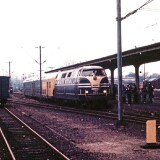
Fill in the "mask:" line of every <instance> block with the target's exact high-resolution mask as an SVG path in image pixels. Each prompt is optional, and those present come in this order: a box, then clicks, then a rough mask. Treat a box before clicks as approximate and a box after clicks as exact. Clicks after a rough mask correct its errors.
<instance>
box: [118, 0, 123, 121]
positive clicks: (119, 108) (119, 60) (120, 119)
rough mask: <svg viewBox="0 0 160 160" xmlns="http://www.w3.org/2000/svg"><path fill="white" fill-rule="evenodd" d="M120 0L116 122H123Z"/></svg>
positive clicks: (119, 11) (119, 0) (119, 12)
mask: <svg viewBox="0 0 160 160" xmlns="http://www.w3.org/2000/svg"><path fill="white" fill-rule="evenodd" d="M121 20H122V19H121V0H117V66H118V121H119V122H120V123H121V122H122V120H123V113H122V42H121Z"/></svg>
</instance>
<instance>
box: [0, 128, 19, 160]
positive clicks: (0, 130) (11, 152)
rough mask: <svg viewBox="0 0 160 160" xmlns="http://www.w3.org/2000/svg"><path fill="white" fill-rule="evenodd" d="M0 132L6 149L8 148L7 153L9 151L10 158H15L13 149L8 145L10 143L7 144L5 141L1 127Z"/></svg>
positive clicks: (14, 159)
mask: <svg viewBox="0 0 160 160" xmlns="http://www.w3.org/2000/svg"><path fill="white" fill-rule="evenodd" d="M0 132H1V135H2V137H3V139H4V141H5V143H6V146H7V148H8V150H9V153H10V155H11V157H12V159H13V160H16V158H15V156H14V154H13V151H12V149H11V147H10V145H9V143H8V141H7V139H6V137H5V135H4V133H3V131H2V129H1V128H0Z"/></svg>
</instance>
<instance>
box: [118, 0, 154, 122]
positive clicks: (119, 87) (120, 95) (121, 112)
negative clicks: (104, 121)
mask: <svg viewBox="0 0 160 160" xmlns="http://www.w3.org/2000/svg"><path fill="white" fill-rule="evenodd" d="M152 1H153V0H148V1H147V2H146V3H144V4H143V5H141V6H140V7H139V8H137V9H135V10H133V11H132V12H130V13H128V14H127V15H126V16H124V17H121V0H117V66H118V121H119V122H120V123H121V122H122V120H123V109H122V41H121V39H122V38H121V21H122V20H124V19H126V18H127V17H129V16H131V15H133V14H135V13H136V12H137V11H138V10H140V9H142V8H143V7H144V6H145V5H147V4H149V3H151V2H152ZM144 78H145V77H144Z"/></svg>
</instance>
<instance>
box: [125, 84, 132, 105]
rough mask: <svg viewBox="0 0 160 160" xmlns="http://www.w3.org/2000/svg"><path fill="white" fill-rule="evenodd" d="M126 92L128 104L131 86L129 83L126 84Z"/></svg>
mask: <svg viewBox="0 0 160 160" xmlns="http://www.w3.org/2000/svg"><path fill="white" fill-rule="evenodd" d="M126 93H127V99H128V105H130V104H131V86H130V85H127V88H126Z"/></svg>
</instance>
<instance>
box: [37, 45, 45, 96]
mask: <svg viewBox="0 0 160 160" xmlns="http://www.w3.org/2000/svg"><path fill="white" fill-rule="evenodd" d="M36 48H39V53H40V55H39V67H40V74H39V79H40V97H42V60H41V48H44V47H41V46H39V47H36ZM36 62H37V61H36Z"/></svg>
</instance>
